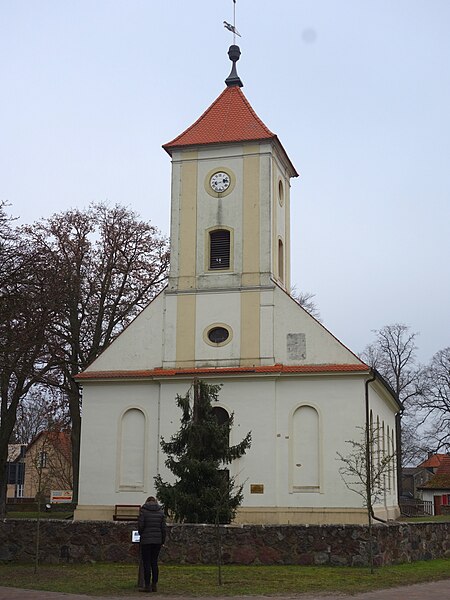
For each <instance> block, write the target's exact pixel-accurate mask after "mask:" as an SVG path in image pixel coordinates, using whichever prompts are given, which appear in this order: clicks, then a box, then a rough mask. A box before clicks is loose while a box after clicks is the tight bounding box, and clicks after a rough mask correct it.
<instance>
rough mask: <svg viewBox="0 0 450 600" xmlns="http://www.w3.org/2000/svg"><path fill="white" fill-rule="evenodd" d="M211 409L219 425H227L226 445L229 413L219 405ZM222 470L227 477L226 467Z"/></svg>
mask: <svg viewBox="0 0 450 600" xmlns="http://www.w3.org/2000/svg"><path fill="white" fill-rule="evenodd" d="M212 411H213V414H214V416H215V417H216V420H217V423H218V424H219V425H224V426H226V427H228V445H230V430H229V423H230V415H229V414H228V412H227V411H226V410H225V409H224V408H222V407H221V406H214V408H213V409H212ZM224 472H226V473H227V477H229V471H228V470H227V469H225V470H224Z"/></svg>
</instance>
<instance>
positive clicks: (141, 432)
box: [118, 408, 145, 490]
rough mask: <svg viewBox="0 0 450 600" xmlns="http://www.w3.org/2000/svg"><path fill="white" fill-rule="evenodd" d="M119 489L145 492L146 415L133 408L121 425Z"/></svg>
mask: <svg viewBox="0 0 450 600" xmlns="http://www.w3.org/2000/svg"><path fill="white" fill-rule="evenodd" d="M118 466H119V489H122V490H127V489H128V490H130V489H131V490H136V489H138V490H143V489H144V470H145V415H144V413H143V412H142V411H141V410H139V409H137V408H131V409H129V410H127V411H126V412H125V413H124V415H123V416H122V420H121V423H120V459H119V465H118Z"/></svg>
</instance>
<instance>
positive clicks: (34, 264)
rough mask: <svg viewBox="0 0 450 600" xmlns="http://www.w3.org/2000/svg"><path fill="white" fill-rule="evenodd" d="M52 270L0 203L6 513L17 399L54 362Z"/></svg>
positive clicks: (1, 457)
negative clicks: (51, 352)
mask: <svg viewBox="0 0 450 600" xmlns="http://www.w3.org/2000/svg"><path fill="white" fill-rule="evenodd" d="M55 293H56V297H57V292H56V273H55V271H54V270H53V269H52V268H51V266H50V265H49V264H48V263H46V261H45V257H42V256H41V255H40V254H39V253H36V251H35V248H34V247H33V246H32V245H31V244H28V243H27V242H26V240H25V239H24V238H23V236H21V235H19V234H18V233H17V231H15V230H14V229H13V228H12V226H11V219H9V218H8V216H7V214H6V209H5V204H4V203H3V204H0V516H4V515H5V513H6V493H7V480H6V476H5V474H6V463H7V458H8V444H9V441H10V439H11V436H12V433H13V430H14V426H15V424H16V418H17V410H18V407H19V404H20V401H21V399H22V398H23V397H24V396H25V395H26V394H27V393H28V392H29V390H30V389H31V387H32V386H33V385H34V384H35V383H37V382H41V381H42V380H43V379H44V377H45V376H46V374H47V373H48V372H49V371H50V370H51V368H52V362H51V360H49V352H48V335H49V325H50V324H51V322H52V320H53V318H54V316H55V313H56V306H55V301H54V300H55Z"/></svg>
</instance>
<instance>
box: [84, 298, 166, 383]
mask: <svg viewBox="0 0 450 600" xmlns="http://www.w3.org/2000/svg"><path fill="white" fill-rule="evenodd" d="M163 299H164V294H163V293H161V294H159V295H158V296H157V297H156V298H154V299H153V300H152V302H150V304H149V305H148V306H147V307H146V308H144V309H143V310H142V311H141V312H140V313H139V315H138V316H137V317H136V318H135V319H134V320H133V321H132V322H131V323H130V324H129V325H128V326H127V327H126V328H125V329H124V330H123V331H122V333H121V334H120V335H119V336H118V337H117V338H116V339H115V340H114V341H113V342H112V344H111V345H110V346H108V348H106V349H105V350H104V351H103V352H102V353H101V354H100V356H98V357H97V358H96V359H95V360H94V361H93V362H92V363H91V364H90V365H89V367H87V369H86V370H85V372H86V373H90V372H95V371H118V370H125V371H127V370H135V369H153V368H156V367H160V366H161V365H162V347H163V302H164V300H163Z"/></svg>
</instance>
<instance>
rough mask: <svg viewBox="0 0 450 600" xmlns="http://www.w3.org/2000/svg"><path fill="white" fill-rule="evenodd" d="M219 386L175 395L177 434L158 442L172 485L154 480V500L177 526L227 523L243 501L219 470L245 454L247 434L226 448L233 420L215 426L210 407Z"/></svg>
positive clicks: (232, 480) (231, 479) (204, 386)
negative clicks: (155, 494) (171, 474)
mask: <svg viewBox="0 0 450 600" xmlns="http://www.w3.org/2000/svg"><path fill="white" fill-rule="evenodd" d="M220 388H221V386H220V385H209V384H207V383H205V382H204V381H195V382H194V385H193V389H194V398H193V399H192V397H191V390H192V388H191V389H190V390H189V391H188V392H187V394H186V395H185V396H179V395H178V396H177V405H178V406H179V408H180V409H181V411H182V417H181V427H180V430H179V431H178V432H177V433H176V434H175V435H173V436H172V437H171V440H170V441H169V442H166V441H165V440H164V439H162V440H161V448H162V450H163V452H164V453H165V454H166V455H167V457H168V458H167V459H166V466H167V467H168V468H169V469H170V470H171V471H172V473H173V474H174V475H175V477H176V481H175V483H173V484H170V483H166V482H164V481H163V480H162V478H161V476H160V475H158V476H157V477H155V486H156V490H157V493H158V498H159V500H160V501H161V502H162V504H163V505H164V508H165V510H166V512H167V513H168V514H169V515H170V516H171V517H172V518H173V519H174V520H175V521H177V522H187V523H229V522H230V521H231V520H232V519H233V517H234V515H235V513H236V509H237V508H238V506H239V505H240V504H241V502H242V499H243V492H242V488H243V486H242V485H241V486H236V485H235V478H234V477H229V472H228V470H227V469H225V468H224V465H227V464H230V463H231V462H232V461H233V460H235V459H237V458H239V457H241V456H242V455H243V454H245V452H246V450H247V449H248V448H249V447H250V444H251V433H250V432H249V433H248V434H247V435H246V436H245V438H244V439H243V440H242V441H241V442H240V443H239V444H237V445H235V446H230V445H229V435H230V431H231V428H232V426H233V415H231V416H230V418H229V419H227V420H226V422H225V423H222V424H219V421H218V419H217V417H216V415H215V413H214V408H213V406H212V402H217V399H218V393H219V390H220Z"/></svg>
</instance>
